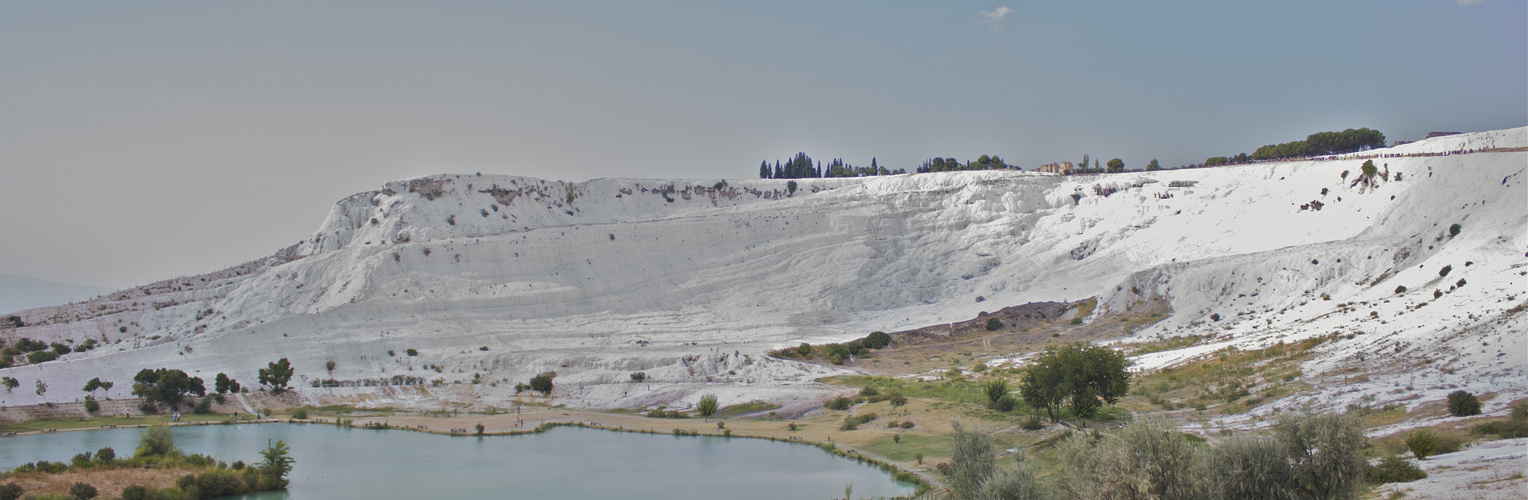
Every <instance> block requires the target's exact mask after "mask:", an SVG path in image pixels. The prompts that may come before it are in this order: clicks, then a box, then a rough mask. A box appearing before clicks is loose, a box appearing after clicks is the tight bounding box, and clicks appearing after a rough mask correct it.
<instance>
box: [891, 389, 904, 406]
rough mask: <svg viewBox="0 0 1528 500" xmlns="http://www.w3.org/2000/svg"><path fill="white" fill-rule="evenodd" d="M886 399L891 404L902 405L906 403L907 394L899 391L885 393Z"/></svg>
mask: <svg viewBox="0 0 1528 500" xmlns="http://www.w3.org/2000/svg"><path fill="white" fill-rule="evenodd" d="M886 399H887V400H888V401H891V406H902V405H905V404H907V396H903V395H902V393H900V392H893V393H890V394H887V395H886Z"/></svg>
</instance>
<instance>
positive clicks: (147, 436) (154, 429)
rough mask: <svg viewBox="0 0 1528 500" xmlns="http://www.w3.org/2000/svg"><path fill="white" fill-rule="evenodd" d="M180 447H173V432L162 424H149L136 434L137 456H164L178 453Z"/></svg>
mask: <svg viewBox="0 0 1528 500" xmlns="http://www.w3.org/2000/svg"><path fill="white" fill-rule="evenodd" d="M179 453H180V449H179V448H176V447H175V433H173V432H170V427H169V426H166V425H164V424H156V425H150V426H149V428H148V429H145V430H144V431H143V435H141V436H138V451H137V452H136V453H134V454H135V455H137V456H140V457H141V456H164V455H174V454H179Z"/></svg>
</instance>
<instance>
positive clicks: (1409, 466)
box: [1369, 455, 1427, 485]
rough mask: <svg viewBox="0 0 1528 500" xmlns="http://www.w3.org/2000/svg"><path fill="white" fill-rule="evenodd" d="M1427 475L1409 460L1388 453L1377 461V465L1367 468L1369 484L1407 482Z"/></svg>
mask: <svg viewBox="0 0 1528 500" xmlns="http://www.w3.org/2000/svg"><path fill="white" fill-rule="evenodd" d="M1425 477H1427V473H1426V472H1422V469H1420V468H1417V466H1416V464H1413V463H1411V461H1410V460H1407V459H1405V458H1401V457H1399V456H1396V455H1390V456H1387V457H1385V458H1384V459H1382V460H1380V461H1379V465H1376V466H1373V467H1370V468H1369V484H1375V485H1379V484H1385V483H1409V482H1411V481H1416V480H1418V479H1422V478H1425Z"/></svg>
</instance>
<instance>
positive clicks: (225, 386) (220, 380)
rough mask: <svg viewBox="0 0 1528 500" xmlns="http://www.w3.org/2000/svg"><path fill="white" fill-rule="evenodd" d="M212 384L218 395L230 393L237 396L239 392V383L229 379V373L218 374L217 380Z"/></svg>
mask: <svg viewBox="0 0 1528 500" xmlns="http://www.w3.org/2000/svg"><path fill="white" fill-rule="evenodd" d="M212 384H213V386H214V388H216V389H217V393H218V394H227V393H230V392H232V393H235V394H237V393H238V392H239V381H237V380H234V379H233V378H231V377H229V376H228V374H227V373H218V376H217V378H214V379H213V381H212Z"/></svg>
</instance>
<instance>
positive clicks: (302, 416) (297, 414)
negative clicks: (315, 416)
mask: <svg viewBox="0 0 1528 500" xmlns="http://www.w3.org/2000/svg"><path fill="white" fill-rule="evenodd" d="M292 418H295V419H298V420H307V419H308V409H307V408H298V409H296V410H292Z"/></svg>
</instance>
